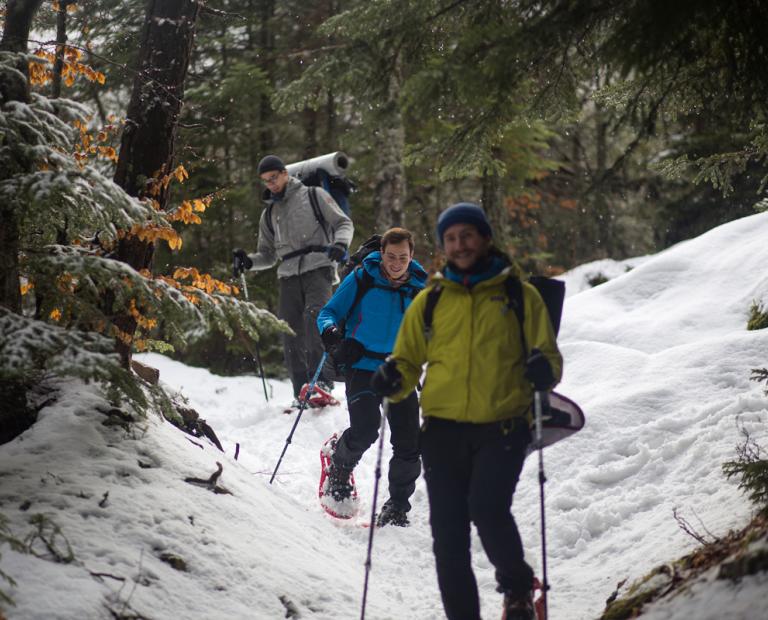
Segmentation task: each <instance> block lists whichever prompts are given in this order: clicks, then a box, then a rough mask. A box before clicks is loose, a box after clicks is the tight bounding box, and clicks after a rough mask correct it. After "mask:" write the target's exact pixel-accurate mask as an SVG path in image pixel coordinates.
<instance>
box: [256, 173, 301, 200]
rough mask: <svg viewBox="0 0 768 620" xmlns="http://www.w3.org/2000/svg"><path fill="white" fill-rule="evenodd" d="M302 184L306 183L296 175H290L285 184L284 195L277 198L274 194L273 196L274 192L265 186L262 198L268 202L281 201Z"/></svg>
mask: <svg viewBox="0 0 768 620" xmlns="http://www.w3.org/2000/svg"><path fill="white" fill-rule="evenodd" d="M302 185H304V184H303V183H302V182H301V181H299V179H297V178H296V177H292V176H289V177H288V182H287V183H286V184H285V194H283V197H282V198H280V199H279V200H278V199H275V197H274V196H272V192H271V191H269V188H264V191H263V192H262V194H261V199H262V200H263V201H264V202H265V203H267V204H270V203H275V202H281V201H283V200H285V199H286V198H287V197H288V196H290V195H291V194H293V193H294V192H295V191H296V190H297V189H299V188H300V187H301V186H302Z"/></svg>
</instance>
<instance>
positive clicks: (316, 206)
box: [264, 186, 331, 258]
mask: <svg viewBox="0 0 768 620" xmlns="http://www.w3.org/2000/svg"><path fill="white" fill-rule="evenodd" d="M267 192H269V190H266V191H265V196H268V194H267ZM309 204H311V205H312V213H314V214H315V219H316V220H317V223H318V224H320V228H322V229H323V232H324V233H325V238H326V239H328V241H330V240H331V237H330V235H329V234H328V222H326V221H325V216H324V215H323V212H322V211H321V210H320V203H319V202H318V201H317V189H316V188H315V187H314V186H310V188H309ZM274 206H275V203H274V202H270V203H268V204H267V207H266V210H267V212H266V214H265V215H264V219H265V220H266V224H267V228H268V229H269V232H270V233H272V236H274V235H275V225H274V224H273V223H272V209H273V208H274ZM284 258H288V257H287V256H286V257H284Z"/></svg>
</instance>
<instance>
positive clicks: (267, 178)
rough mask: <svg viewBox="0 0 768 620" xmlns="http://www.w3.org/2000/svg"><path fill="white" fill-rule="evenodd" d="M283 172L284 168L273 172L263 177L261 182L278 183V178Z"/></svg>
mask: <svg viewBox="0 0 768 620" xmlns="http://www.w3.org/2000/svg"><path fill="white" fill-rule="evenodd" d="M281 174H283V171H282V170H279V171H277V172H273V173H272V174H270V175H269V176H265V177H261V182H262V183H264V185H274V184H275V183H277V180H278V179H279V178H280V175H281Z"/></svg>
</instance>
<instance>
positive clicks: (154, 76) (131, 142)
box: [113, 0, 200, 368]
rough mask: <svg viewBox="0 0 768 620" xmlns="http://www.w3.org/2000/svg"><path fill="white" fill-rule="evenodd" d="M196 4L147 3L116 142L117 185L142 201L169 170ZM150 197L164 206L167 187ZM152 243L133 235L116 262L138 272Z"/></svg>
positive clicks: (131, 327)
mask: <svg viewBox="0 0 768 620" xmlns="http://www.w3.org/2000/svg"><path fill="white" fill-rule="evenodd" d="M199 11H200V5H199V4H198V2H196V1H194V0H150V2H149V5H148V8H147V16H146V21H145V23H144V31H143V35H142V41H141V48H140V50H139V62H138V67H139V72H138V74H137V75H136V79H135V81H134V83H133V93H132V96H131V101H130V104H129V105H128V113H127V118H126V123H125V130H124V131H123V136H122V141H121V143H120V156H119V159H118V162H117V170H116V172H115V183H117V184H118V185H120V186H121V187H122V188H123V189H124V190H125V191H126V192H128V193H129V194H130V195H132V196H137V197H140V198H141V197H144V196H145V195H146V192H147V190H148V189H149V184H148V181H149V180H151V179H152V178H157V177H158V176H163V175H165V174H168V173H170V172H171V170H172V169H173V163H174V141H175V138H176V129H177V126H178V120H179V115H180V114H181V108H182V102H183V99H184V80H185V78H186V75H187V68H188V66H189V62H190V58H191V55H192V46H193V43H194V36H195V24H196V21H197V17H198V13H199ZM154 198H155V199H156V200H157V201H158V202H159V203H160V207H161V208H163V209H164V208H165V207H166V205H167V203H168V189H167V187H162V186H161V187H160V192H159V194H157V195H155V196H154ZM153 251H154V244H153V243H149V242H145V241H141V240H139V239H138V238H137V237H125V238H123V239H122V240H121V241H120V243H119V246H118V252H117V258H118V259H119V260H120V261H122V262H124V263H127V264H128V265H130V266H131V267H133V268H134V269H136V270H140V269H148V268H150V267H151V265H152V255H153ZM113 320H114V323H115V325H116V326H117V328H118V329H119V330H120V331H121V332H123V333H124V334H126V335H128V336H130V337H131V338H132V337H133V334H134V333H135V331H136V321H135V320H134V318H133V317H132V316H130V314H120V315H118V316H116V317H115V318H114V319H113ZM117 349H118V353H120V356H121V359H122V361H123V364H124V366H125V367H126V368H128V367H129V366H130V361H131V359H130V358H131V344H130V342H124V341H123V340H121V339H118V340H117Z"/></svg>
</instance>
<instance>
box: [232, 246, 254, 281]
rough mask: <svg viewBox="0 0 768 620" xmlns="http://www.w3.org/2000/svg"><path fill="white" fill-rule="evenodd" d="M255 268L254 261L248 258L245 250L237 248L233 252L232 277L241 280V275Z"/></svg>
mask: <svg viewBox="0 0 768 620" xmlns="http://www.w3.org/2000/svg"><path fill="white" fill-rule="evenodd" d="M251 267H253V261H252V260H251V259H250V258H248V255H247V254H246V253H245V250H241V249H240V248H237V249H235V250H232V276H233V277H235V278H239V277H240V274H241V273H243V272H245V271H248V270H249V269H250V268H251Z"/></svg>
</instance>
